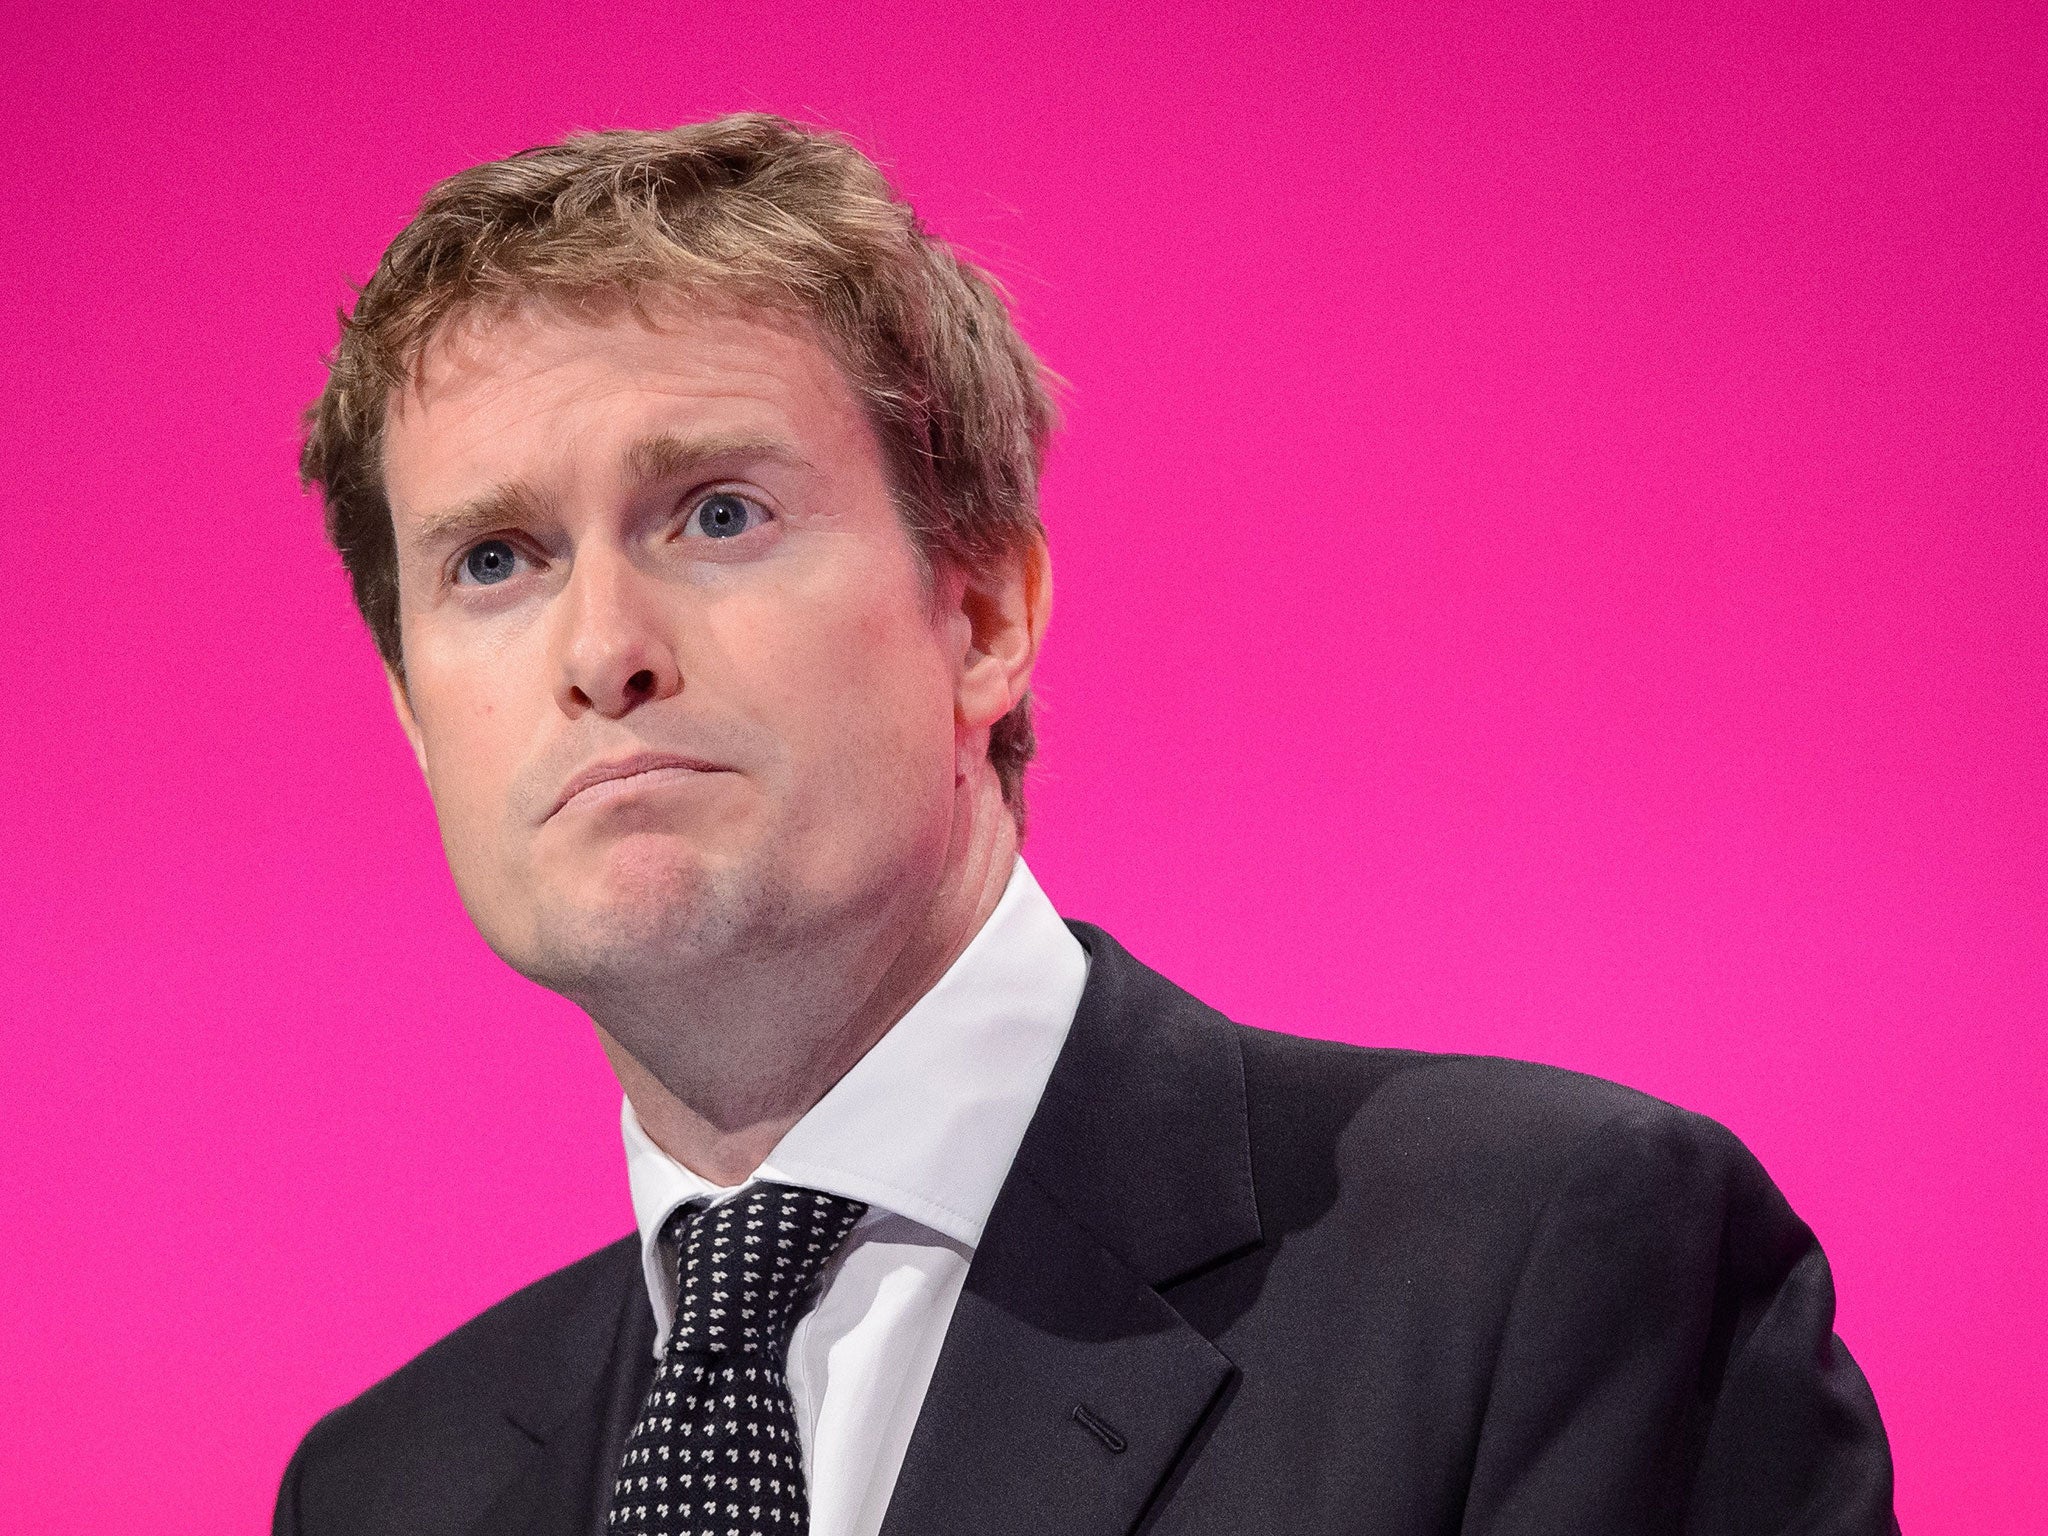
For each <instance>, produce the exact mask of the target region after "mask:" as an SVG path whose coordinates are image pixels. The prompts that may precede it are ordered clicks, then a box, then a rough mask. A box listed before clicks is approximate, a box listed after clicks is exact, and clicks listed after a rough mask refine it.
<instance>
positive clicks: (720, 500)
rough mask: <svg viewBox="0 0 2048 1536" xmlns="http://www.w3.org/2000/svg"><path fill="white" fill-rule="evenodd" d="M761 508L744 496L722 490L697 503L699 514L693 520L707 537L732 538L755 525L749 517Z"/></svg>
mask: <svg viewBox="0 0 2048 1536" xmlns="http://www.w3.org/2000/svg"><path fill="white" fill-rule="evenodd" d="M759 510H760V509H759V508H758V507H756V506H755V505H754V504H753V503H752V502H751V501H749V500H747V498H746V497H744V496H736V495H734V494H733V493H732V492H731V491H720V492H719V493H718V494H717V495H715V496H706V497H705V498H704V499H703V500H702V501H700V502H698V503H697V515H696V517H695V518H693V519H692V521H693V522H695V523H696V525H697V528H698V531H699V532H701V533H702V534H703V535H704V536H705V537H706V538H710V539H730V538H734V537H737V536H738V535H740V534H742V533H745V532H746V531H747V529H748V528H749V527H751V526H753V525H752V524H751V523H750V522H749V521H748V519H749V518H750V517H751V516H752V515H753V514H754V513H755V512H757V511H759Z"/></svg>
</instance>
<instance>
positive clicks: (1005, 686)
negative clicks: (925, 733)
mask: <svg viewBox="0 0 2048 1536" xmlns="http://www.w3.org/2000/svg"><path fill="white" fill-rule="evenodd" d="M955 579H956V580H957V581H958V582H959V583H960V597H959V606H958V608H957V609H956V610H955V613H956V619H955V622H956V625H957V626H958V631H959V633H960V636H961V640H962V655H961V661H960V675H959V679H958V682H957V683H956V684H955V692H954V704H953V708H954V717H955V719H957V720H958V721H959V723H960V724H961V725H962V726H964V727H966V728H967V729H969V730H981V731H985V730H987V729H988V728H989V727H990V726H992V725H994V724H995V723H996V722H997V721H998V720H1000V719H1002V718H1003V716H1005V715H1007V714H1008V713H1009V712H1010V710H1011V707H1012V706H1014V705H1015V704H1016V702H1017V701H1018V700H1019V699H1021V698H1023V697H1024V692H1025V690H1026V689H1028V688H1029V687H1030V686H1031V669H1032V668H1033V667H1035V666H1036V665H1037V664H1038V647H1039V645H1040V643H1041V642H1042V641H1043V640H1044V639H1045V623H1046V619H1047V618H1048V616H1050V614H1051V613H1052V561H1051V559H1050V558H1049V557H1048V556H1047V554H1046V550H1045V541H1044V540H1043V539H1033V540H1032V541H1031V543H1030V545H1029V547H1028V548H1025V549H1023V550H1020V551H1018V552H1017V553H1016V554H1015V555H1013V556H1012V557H1010V558H1009V559H1007V560H1004V561H1003V562H1001V563H1000V564H999V565H997V566H996V567H995V568H994V569H992V570H989V571H986V572H983V573H981V574H979V575H976V574H973V573H970V572H966V571H962V572H960V573H959V574H958V575H957V576H956V577H955Z"/></svg>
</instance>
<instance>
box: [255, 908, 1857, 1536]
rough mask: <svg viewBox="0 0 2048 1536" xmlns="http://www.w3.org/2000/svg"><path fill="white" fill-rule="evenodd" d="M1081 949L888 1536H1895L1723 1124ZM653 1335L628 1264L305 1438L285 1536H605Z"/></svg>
mask: <svg viewBox="0 0 2048 1536" xmlns="http://www.w3.org/2000/svg"><path fill="white" fill-rule="evenodd" d="M1074 926H1075V932H1076V933H1077V934H1078V935H1079V937H1080V938H1081V941H1082V942H1083V943H1084V944H1086V945H1087V947H1088V949H1089V951H1090V953H1091V955H1092V957H1093V963H1092V967H1091V970H1090V972H1089V977H1088V985H1087V990H1086V992H1085V993H1084V995H1083V996H1082V999H1081V1005H1080V1011H1079V1013H1078V1014H1077V1016H1076V1018H1075V1020H1074V1026H1073V1030H1072V1033H1071V1035H1070V1036H1069V1039H1068V1042H1067V1045H1066V1048H1065V1050H1064V1051H1063V1053H1062V1054H1061V1056H1060V1058H1059V1062H1058V1064H1057V1066H1056V1068H1055V1069H1054V1072H1053V1075H1052V1079H1051V1081H1050V1083H1049V1084H1048V1086H1047V1088H1046V1092H1045V1097H1044V1099H1043V1100H1042V1101H1041V1103H1040V1105H1039V1108H1038V1112H1037V1115H1036V1117H1035V1118H1034V1119H1033V1121H1032V1123H1031V1127H1030V1130H1029V1132H1028V1134H1027V1135H1026V1137H1025V1139H1024V1143H1023V1146H1022V1148H1021V1149H1020V1150H1019V1152H1018V1154H1017V1161H1016V1163H1015V1165H1014V1166H1013V1168H1012V1169H1011V1172H1010V1175H1009V1178H1008V1180H1007V1182H1006V1183H1005V1184H1004V1185H1003V1190H1002V1194H1001V1197H1000V1198H999V1199H998V1200H997V1202H996V1206H995V1209H994V1211H993V1213H992V1214H991V1216H990V1218H989V1222H988V1226H987V1230H986V1232H985V1234H984V1237H983V1240H982V1244H981V1246H980V1248H979V1249H978V1250H977V1252H976V1254H975V1257H974V1262H973V1265H972V1267H971V1269H970V1270H969V1272H968V1277H967V1283H966V1288H965V1290H964V1292H963V1293H962V1295H961V1298H960V1303H959V1308H958V1310H957V1311H956V1312H955V1314H954V1316H953V1321H952V1326H951V1329H950V1331H949V1332H948V1334H947V1336H946V1341H945V1346H944V1350H943V1352H942V1354H941V1356H940V1359H939V1363H938V1367H937V1371H936V1374H935V1375H934V1377H933V1380H932V1383H931V1390H930V1393H929V1395H928V1396H927V1397H926V1400H925V1404H924V1409H923V1414H922V1416H921V1417H920V1418H919V1420H918V1423H917V1427H916V1430H915V1433H914V1435H913V1437H912V1440H911V1444H910V1449H909V1453H908V1455H907V1457H906V1459H905V1461H904V1465H903V1470H902V1474H901V1476H900V1478H899V1479H898V1482H897V1485H896V1491H895V1496H894V1500H893V1502H892V1503H891V1505H890V1507H889V1513H888V1519H887V1523H886V1525H885V1528H884V1536H968V1533H983V1532H1016V1533H1031V1536H1043V1533H1056V1536H1121V1533H1124V1532H1129V1531H1135V1530H1142V1531H1145V1532H1148V1533H1157V1536H1196V1533H1219V1536H1245V1533H1259V1532H1325V1531H1329V1532H1335V1531H1357V1532H1374V1533H1383V1536H1411V1533H1413V1536H1420V1533H1424V1532H1429V1533H1442V1536H1451V1533H1460V1532H1462V1533H1467V1536H1481V1533H1484V1536H1533V1533H1537V1532H1544V1533H1549V1532H1556V1533H1560V1536H1564V1533H1569V1536H1604V1533H1610V1532H1611V1533H1621V1532H1644V1533H1649V1532H1688V1533H1698V1536H1709V1533H1711V1536H1756V1533H1764V1532H1790V1531H1798V1532H1829V1533H1848V1532H1858V1533H1861V1532H1883V1531H1894V1530H1896V1525H1895V1523H1894V1521H1893V1518H1892V1473H1891V1459H1890V1454H1889V1451H1888V1449H1887V1447H1886V1443H1885V1437H1884V1431H1883V1428H1882V1426H1881V1425H1880V1423H1879V1421H1878V1414H1877V1406H1876V1404H1875V1403H1874V1402H1873V1401H1872V1399H1871V1395H1870V1390H1869V1388H1868V1387H1867V1386H1866V1385H1865V1383H1864V1380H1863V1377H1862V1375H1861V1373H1860V1372H1859V1371H1858V1370H1857V1368H1856V1366H1855V1364H1854V1362H1853V1361H1851V1360H1850V1358H1849V1355H1848V1352H1847V1351H1846V1350H1844V1349H1843V1347H1842V1345H1841V1342H1840V1341H1839V1340H1837V1339H1836V1338H1835V1337H1834V1335H1833V1333H1832V1332H1831V1331H1830V1330H1831V1328H1832V1322H1833V1314H1834V1294H1833V1289H1832V1284H1831V1282H1830V1279H1829V1275H1828V1267H1827V1262H1826V1260H1825V1259H1824V1258H1823V1257H1822V1256H1821V1251H1820V1249H1819V1247H1818V1246H1816V1244H1815V1242H1814V1239H1813V1234H1812V1233H1811V1232H1809V1231H1808V1230H1807V1228H1806V1227H1805V1226H1804V1225H1803V1224H1802V1223H1801V1222H1800V1220H1799V1219H1798V1217H1796V1216H1795V1215H1793V1213H1792V1211H1791V1210H1790V1208H1789V1207H1787V1205H1786V1204H1785V1201H1784V1199H1783V1198H1782V1197H1781V1196H1780V1195H1779V1193H1778V1191H1777V1190H1776V1189H1775V1188H1774V1187H1773V1186H1772V1184H1771V1181H1770V1179H1769V1178H1768V1177H1767V1176H1766V1175H1765V1173H1764V1171H1763V1169H1762V1168H1761V1167H1759V1166H1758V1165H1757V1163H1756V1161H1755V1159H1753V1158H1752V1157H1751V1156H1750V1155H1749V1154H1748V1153H1747V1152H1746V1151H1745V1150H1744V1149H1743V1148H1742V1146H1741V1144H1740V1143H1738V1142H1737V1141H1736V1140H1735V1138H1734V1137H1733V1136H1731V1135H1730V1134H1729V1133H1728V1132H1727V1131H1725V1130H1723V1129H1722V1128H1721V1127H1720V1126H1718V1125H1716V1124H1714V1123H1713V1122H1712V1121H1710V1120H1705V1119H1702V1118H1701V1117H1699V1116H1697V1115H1693V1114H1688V1113H1686V1112H1685V1111H1683V1110H1679V1109H1674V1108H1672V1107H1671V1106H1669V1105H1667V1104H1663V1103H1660V1102H1658V1101H1657V1100H1654V1099H1650V1098H1646V1097H1644V1096H1643V1095H1641V1094H1639V1093H1634V1092H1631V1091H1630V1090H1628V1089H1626V1088H1620V1087H1616V1086H1615V1085H1613V1084H1611V1083H1605V1082H1601V1081H1599V1080H1597V1079H1594V1078H1588V1077H1580V1076H1577V1075H1575V1074H1572V1073H1568V1072H1560V1071H1556V1070H1554V1069H1550V1068H1544V1067H1537V1066H1531V1065H1528V1064H1525V1063H1521V1062H1513V1061H1501V1060H1494V1059H1489V1058H1477V1057H1456V1056H1432V1055H1423V1054H1418V1053H1413V1052H1407V1051H1391V1050H1360V1049H1356V1048H1353V1047H1349V1046H1341V1045H1331V1044H1324V1043H1319V1042H1315V1041H1309V1040H1300V1039H1294V1038H1291V1037H1288V1036H1284V1035H1276V1034H1267V1033H1264V1032H1261V1031H1258V1030H1252V1029H1246V1028H1243V1027H1241V1026H1239V1025H1235V1024H1232V1023H1231V1022H1229V1021H1228V1020H1226V1019H1225V1018H1223V1017H1222V1016H1221V1015H1220V1014H1217V1013H1215V1012H1213V1011H1211V1010H1210V1009H1208V1008H1206V1007H1204V1006H1203V1005H1202V1004H1201V1003H1199V1002H1197V1001H1196V1000H1195V999H1194V998H1192V997H1190V996H1188V995H1187V994H1186V993H1184V992H1182V991H1181V990H1180V989H1179V988H1177V987H1175V986H1173V985H1172V984H1171V983H1170V982H1168V981H1166V980H1164V979H1163V978H1161V977H1160V976H1158V975H1155V974H1154V973H1153V972H1151V971H1149V970H1147V969H1146V968H1145V967H1144V966H1142V965H1140V964H1139V963H1138V962H1137V961H1135V960H1133V959H1132V958H1131V957H1130V956H1129V955H1128V954H1126V953H1125V952H1124V951H1123V949H1121V948H1120V947H1119V946H1118V945H1117V944H1116V943H1115V942H1114V941H1113V940H1112V939H1110V938H1109V937H1108V935H1106V934H1104V933H1102V932H1101V931H1100V930H1098V929H1094V928H1090V927H1087V926H1085V925H1080V924H1076V925H1074ZM652 1345H653V1319H652V1317H651V1315H650V1309H649V1307H648V1305H647V1297H646V1292H645V1289H644V1286H643V1284H642V1281H641V1276H640V1267H639V1260H638V1251H637V1245H636V1242H635V1240H634V1239H632V1238H626V1239H622V1240H621V1241H619V1242H617V1243H615V1244H613V1245H612V1246H611V1247H609V1248H605V1249H602V1250H600V1251H599V1252H597V1253H594V1254H592V1255H591V1256H590V1257H589V1258H587V1259H584V1260H583V1261H582V1262H580V1263H577V1264H573V1265H571V1266H569V1267H568V1268H567V1269H564V1270H561V1271H559V1272H557V1273H555V1274H553V1275H550V1276H548V1277H547V1278H546V1279H544V1280H541V1281H539V1282H537V1283H536V1284H534V1285H532V1286H529V1287H528V1288H527V1289H525V1290H523V1291H521V1292H519V1293H518V1294H517V1295H515V1296H513V1297H511V1298H510V1299H509V1300H507V1301H505V1302H502V1303H501V1304H499V1305H498V1306H496V1307H493V1308H492V1309H491V1310H490V1311H488V1312H486V1313H484V1314H483V1316H481V1317H479V1318H477V1319H476V1320H475V1321H473V1322H471V1323H469V1324H468V1325H467V1326H465V1327H463V1328H461V1329H460V1330H458V1331H457V1332H455V1333H454V1334H451V1335H450V1336H449V1337H448V1338H446V1339H443V1340H442V1341H441V1342H440V1343H438V1344H436V1345H434V1346H433V1347H432V1348H431V1349H429V1350H428V1351H427V1352H426V1353H425V1354H423V1355H421V1356H420V1357H419V1358H418V1359H416V1360H414V1361H413V1362H412V1363H411V1364H409V1365H407V1366H406V1367H404V1368H403V1369H402V1370H400V1371H399V1372H398V1373H397V1374H396V1375H394V1376H392V1377H390V1378H389V1379H388V1380H386V1381H384V1382H382V1383H380V1384H379V1385H377V1386H375V1387H373V1388H371V1389H370V1390H369V1391H368V1392H366V1393H365V1394H364V1395H363V1396H361V1397H360V1398H357V1399H356V1400H355V1401H354V1402H352V1403H350V1404H348V1405H347V1406H345V1407H343V1408H340V1409H338V1410H336V1411H335V1412H334V1413H332V1414H330V1415H328V1416H327V1417H326V1418H325V1419H322V1420H321V1421H320V1423H319V1424H317V1425H315V1426H314V1428H313V1430H312V1432H311V1433H310V1434H308V1435H307V1437H306V1440H305V1443H304V1444H303V1445H301V1446H300V1448H299V1451H298V1454H297V1455H296V1456H294V1457H293V1458H292V1462H291V1466H290V1467H289V1469H288V1470H287V1471H286V1473H285V1478H284V1487H283V1490H282V1492H281V1494H280V1497H279V1501H278V1508H277V1524H276V1529H277V1531H278V1532H280V1533H286V1532H290V1533H303V1536H371V1533H377V1536H460V1533H473V1536H514V1533H529V1536H543V1533H546V1536H584V1533H590V1532H595V1531H599V1530H601V1529H602V1528H603V1524H604V1516H605V1510H606V1504H607V1499H608V1495H609V1490H610V1484H611V1479H612V1474H613V1469H614V1467H615V1466H616V1464H617V1460H618V1456H619V1449H620V1446H621V1445H622V1443H623V1441H624V1439H625V1435H626V1432H627V1430H628V1428H629V1427H630V1426H631V1424H632V1422H633V1420H634V1418H635V1416H636V1414H637V1412H638V1409H639V1405H640V1400H641V1395H642V1394H643V1393H644V1392H645V1390H646V1386H647V1381H648V1377H649V1374H650V1372H651V1369H652V1366H651V1359H650V1352H651V1350H652Z"/></svg>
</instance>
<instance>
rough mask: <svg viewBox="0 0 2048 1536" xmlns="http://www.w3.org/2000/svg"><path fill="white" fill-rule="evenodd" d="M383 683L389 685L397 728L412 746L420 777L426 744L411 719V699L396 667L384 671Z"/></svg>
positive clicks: (414, 721)
mask: <svg viewBox="0 0 2048 1536" xmlns="http://www.w3.org/2000/svg"><path fill="white" fill-rule="evenodd" d="M384 681H385V682H387V683H389V684H390V685H391V708H392V710H393V711H394V712H395V713H396V714H397V716H398V728H399V729H400V730H401V731H403V732H405V739H406V740H407V741H408V742H410V743H411V744H412V755H413V759H414V761H416V762H417V763H418V764H419V765H420V773H421V775H422V776H424V775H425V774H426V771H427V744H426V742H425V740H424V739H422V738H421V736H420V723H419V721H418V720H416V719H415V718H414V717H413V712H412V699H411V698H410V696H408V695H407V693H406V691H405V677H404V675H403V674H401V673H400V672H399V671H398V669H397V668H396V667H390V666H387V667H385V669H384Z"/></svg>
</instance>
